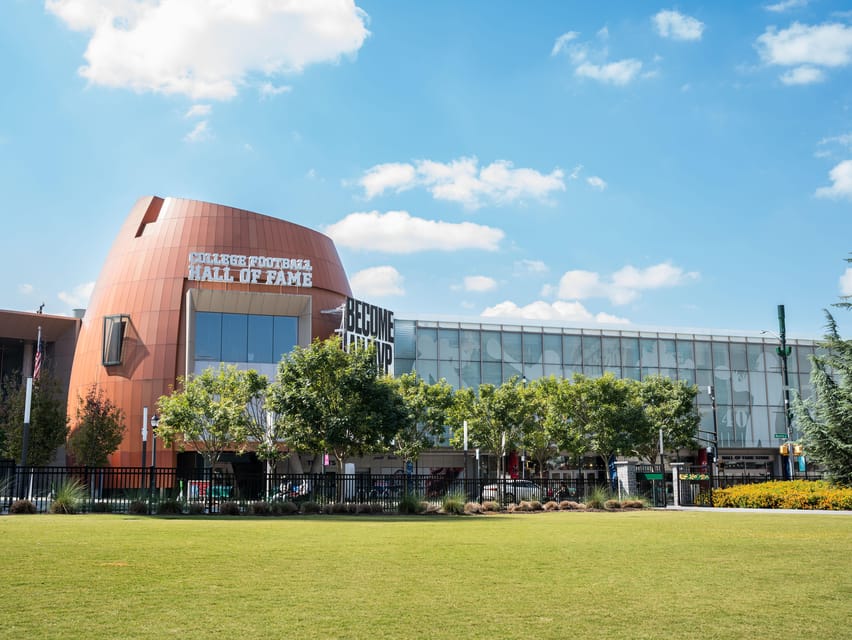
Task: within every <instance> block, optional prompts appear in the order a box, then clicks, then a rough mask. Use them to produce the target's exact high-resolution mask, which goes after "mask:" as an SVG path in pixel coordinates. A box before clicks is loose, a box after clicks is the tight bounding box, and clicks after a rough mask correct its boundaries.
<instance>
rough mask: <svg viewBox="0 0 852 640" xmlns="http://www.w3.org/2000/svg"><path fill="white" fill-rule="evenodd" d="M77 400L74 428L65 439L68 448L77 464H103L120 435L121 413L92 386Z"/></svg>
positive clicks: (116, 445) (93, 465)
mask: <svg viewBox="0 0 852 640" xmlns="http://www.w3.org/2000/svg"><path fill="white" fill-rule="evenodd" d="M77 400H78V406H77V428H76V429H75V430H74V431H73V432H72V433H71V437H70V438H68V450H69V452H70V453H71V455H72V456H73V458H74V460H75V461H76V463H77V464H82V465H84V466H87V467H104V466H106V465H107V461H108V459H109V456H110V454H112V453H113V452H114V451H115V450H116V449H118V447H119V445H120V444H121V441H122V439H123V438H124V412H123V411H122V410H121V409H120V408H119V407H116V406H115V404H113V402H112V401H111V400H110V399H109V398H107V397H105V396H104V393H103V390H102V389H99V388H97V387H96V386H95V385H92V386H91V387H90V388H89V390H88V392H86V397H85V398H82V397H79V396H78V398H77Z"/></svg>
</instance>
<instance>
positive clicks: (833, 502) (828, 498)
mask: <svg viewBox="0 0 852 640" xmlns="http://www.w3.org/2000/svg"><path fill="white" fill-rule="evenodd" d="M713 506H714V507H743V508H747V509H824V510H829V511H843V510H852V488H843V487H837V486H833V485H831V484H829V483H828V482H825V481H824V480H791V481H773V482H761V483H760V484H741V485H737V486H733V487H728V488H727V489H718V490H716V491H714V492H713Z"/></svg>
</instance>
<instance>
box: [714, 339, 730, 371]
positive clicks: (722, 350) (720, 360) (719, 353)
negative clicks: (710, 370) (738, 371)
mask: <svg viewBox="0 0 852 640" xmlns="http://www.w3.org/2000/svg"><path fill="white" fill-rule="evenodd" d="M713 367H714V368H716V369H719V368H722V369H730V368H731V360H730V358H728V343H727V342H714V343H713Z"/></svg>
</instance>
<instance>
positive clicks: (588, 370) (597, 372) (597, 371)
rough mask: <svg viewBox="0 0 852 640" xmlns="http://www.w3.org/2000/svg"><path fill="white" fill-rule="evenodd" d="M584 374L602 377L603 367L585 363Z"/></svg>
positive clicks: (591, 376)
mask: <svg viewBox="0 0 852 640" xmlns="http://www.w3.org/2000/svg"><path fill="white" fill-rule="evenodd" d="M583 374H584V375H587V376H588V377H590V378H600V377H601V376H602V375H603V367H593V366H589V365H583Z"/></svg>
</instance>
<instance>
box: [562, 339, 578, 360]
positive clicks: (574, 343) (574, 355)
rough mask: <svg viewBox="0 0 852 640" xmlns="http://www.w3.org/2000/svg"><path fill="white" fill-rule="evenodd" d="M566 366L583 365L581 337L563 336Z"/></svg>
mask: <svg viewBox="0 0 852 640" xmlns="http://www.w3.org/2000/svg"><path fill="white" fill-rule="evenodd" d="M562 353H563V356H564V357H565V364H583V345H582V343H581V342H580V336H562Z"/></svg>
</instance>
